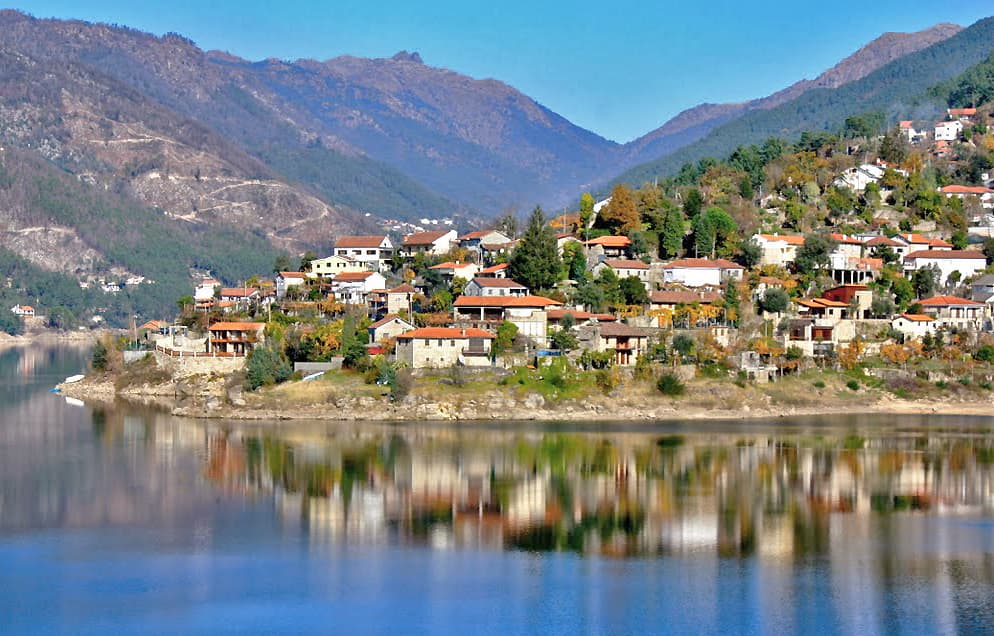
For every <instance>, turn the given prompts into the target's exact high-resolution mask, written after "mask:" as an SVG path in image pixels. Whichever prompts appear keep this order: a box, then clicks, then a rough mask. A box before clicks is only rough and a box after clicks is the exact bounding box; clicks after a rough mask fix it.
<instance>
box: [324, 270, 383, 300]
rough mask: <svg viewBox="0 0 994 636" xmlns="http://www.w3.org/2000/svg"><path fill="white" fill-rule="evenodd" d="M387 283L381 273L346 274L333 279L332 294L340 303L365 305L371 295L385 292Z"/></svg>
mask: <svg viewBox="0 0 994 636" xmlns="http://www.w3.org/2000/svg"><path fill="white" fill-rule="evenodd" d="M386 282H387V281H386V279H385V278H384V277H383V274H381V273H379V272H368V271H367V272H345V273H343V274H339V275H338V276H335V277H334V278H333V279H331V293H332V295H333V296H334V297H335V300H337V301H338V302H340V303H345V304H348V305H365V304H366V303H367V302H368V301H369V294H371V293H372V292H374V291H375V290H383V288H384V287H386Z"/></svg>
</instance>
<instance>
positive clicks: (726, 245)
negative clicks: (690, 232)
mask: <svg viewBox="0 0 994 636" xmlns="http://www.w3.org/2000/svg"><path fill="white" fill-rule="evenodd" d="M738 229H739V228H738V225H737V224H736V223H735V220H734V219H732V217H731V216H729V215H728V213H727V212H725V211H724V210H722V209H721V208H718V207H711V208H708V209H707V211H705V212H703V213H701V214H698V215H697V218H695V219H694V250H695V251H696V252H697V255H698V256H711V257H712V258H714V256H715V254H716V253H718V252H721V253H722V254H728V253H730V252H732V251H734V249H735V245H734V243H733V240H734V239H735V236H736V233H737V232H738Z"/></svg>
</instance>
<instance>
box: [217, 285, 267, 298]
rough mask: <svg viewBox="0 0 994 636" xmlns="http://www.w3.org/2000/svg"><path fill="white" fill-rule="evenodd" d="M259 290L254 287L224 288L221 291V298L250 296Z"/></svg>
mask: <svg viewBox="0 0 994 636" xmlns="http://www.w3.org/2000/svg"><path fill="white" fill-rule="evenodd" d="M258 292H259V290H258V289H256V288H255V287H224V288H223V289H221V297H222V298H224V297H235V298H238V297H242V298H244V297H245V296H251V295H252V294H255V293H258Z"/></svg>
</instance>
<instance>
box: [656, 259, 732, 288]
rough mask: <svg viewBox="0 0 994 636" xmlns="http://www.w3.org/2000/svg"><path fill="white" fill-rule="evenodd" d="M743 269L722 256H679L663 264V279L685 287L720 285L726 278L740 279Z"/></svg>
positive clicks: (668, 282)
mask: <svg viewBox="0 0 994 636" xmlns="http://www.w3.org/2000/svg"><path fill="white" fill-rule="evenodd" d="M744 271H745V268H743V267H742V266H741V265H739V264H738V263H733V262H732V261H729V260H725V259H724V258H717V259H710V258H681V259H677V260H675V261H673V262H671V263H667V264H666V265H663V281H664V282H665V283H666V284H677V285H683V286H685V287H720V286H721V285H724V284H725V281H727V280H742V273H743V272H744Z"/></svg>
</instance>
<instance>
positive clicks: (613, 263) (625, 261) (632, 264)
mask: <svg viewBox="0 0 994 636" xmlns="http://www.w3.org/2000/svg"><path fill="white" fill-rule="evenodd" d="M601 262H602V263H604V264H605V265H607V266H608V267H610V268H611V269H649V266H648V265H647V264H646V263H643V262H642V261H638V260H635V259H631V258H605V259H604V260H603V261H601Z"/></svg>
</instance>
